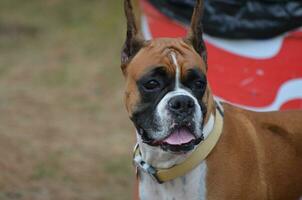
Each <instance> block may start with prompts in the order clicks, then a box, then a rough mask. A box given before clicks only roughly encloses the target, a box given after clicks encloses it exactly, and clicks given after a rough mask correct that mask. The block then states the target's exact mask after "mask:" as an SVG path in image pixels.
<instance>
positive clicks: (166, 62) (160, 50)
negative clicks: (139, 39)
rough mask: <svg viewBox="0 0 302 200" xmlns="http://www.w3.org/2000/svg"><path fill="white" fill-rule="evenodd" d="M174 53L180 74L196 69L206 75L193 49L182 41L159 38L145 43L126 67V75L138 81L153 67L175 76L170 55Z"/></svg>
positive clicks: (203, 64)
mask: <svg viewBox="0 0 302 200" xmlns="http://www.w3.org/2000/svg"><path fill="white" fill-rule="evenodd" d="M172 53H175V55H176V59H177V63H178V66H179V67H180V69H179V70H180V71H181V74H184V73H185V72H186V71H188V70H189V69H192V68H198V69H200V70H201V71H202V72H203V73H206V67H205V63H204V61H203V60H202V58H201V56H199V55H198V54H197V53H196V51H195V50H194V49H193V47H191V46H189V45H188V44H186V43H185V42H184V41H183V40H182V39H174V38H160V39H155V40H152V41H150V42H148V43H147V45H146V46H145V47H144V48H142V49H141V50H140V51H139V52H138V53H137V54H136V56H135V57H134V58H133V59H132V61H131V62H130V63H129V66H128V69H127V71H128V74H131V76H132V77H133V78H134V79H136V80H138V79H139V78H140V77H142V76H143V75H144V74H145V73H147V72H148V71H150V70H152V69H153V68H155V67H164V68H165V69H166V71H167V72H168V73H169V74H171V75H172V74H175V71H176V69H175V67H176V66H175V65H174V63H173V60H172V58H171V54H172Z"/></svg>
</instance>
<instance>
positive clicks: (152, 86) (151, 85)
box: [143, 80, 160, 90]
mask: <svg viewBox="0 0 302 200" xmlns="http://www.w3.org/2000/svg"><path fill="white" fill-rule="evenodd" d="M143 86H144V88H145V89H146V90H155V89H157V88H159V87H160V83H159V82H158V81H157V80H150V81H148V82H146V83H145V84H144V85H143Z"/></svg>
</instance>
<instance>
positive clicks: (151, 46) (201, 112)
mask: <svg viewBox="0 0 302 200" xmlns="http://www.w3.org/2000/svg"><path fill="white" fill-rule="evenodd" d="M201 10H202V3H201V1H198V2H197V4H196V8H195V11H194V14H193V19H192V27H191V36H189V37H188V38H183V39H182V38H178V39H171V38H160V39H155V40H151V41H144V40H142V39H141V36H140V33H139V31H138V30H137V28H136V24H135V22H134V16H133V11H132V6H131V3H130V1H129V0H128V1H127V0H126V1H125V12H126V16H127V20H128V34H127V40H126V42H125V45H124V49H123V52H122V69H123V72H124V75H125V77H126V92H125V102H126V108H127V111H128V113H129V116H130V118H131V120H132V121H133V123H134V125H135V127H136V129H137V132H138V134H139V135H140V137H141V139H142V140H143V142H144V143H147V144H149V145H152V146H159V147H161V148H162V149H163V150H169V151H172V152H187V151H190V150H192V149H193V148H194V146H195V145H197V144H198V143H199V142H200V141H201V140H203V133H202V130H203V125H204V122H205V121H206V119H207V118H208V115H207V113H208V112H207V111H208V108H209V107H211V106H212V105H209V103H208V102H211V95H210V94H211V92H210V88H209V86H208V84H207V79H206V72H207V67H206V60H205V59H206V56H205V55H206V52H205V48H204V43H203V40H202V34H201V33H202V31H201V27H200V23H199V20H200V18H201V17H200V16H201V14H200V13H201ZM197 19H198V20H197ZM198 34H199V35H198ZM200 54H203V55H204V56H203V58H202V57H201V56H200Z"/></svg>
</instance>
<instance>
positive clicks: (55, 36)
mask: <svg viewBox="0 0 302 200" xmlns="http://www.w3.org/2000/svg"><path fill="white" fill-rule="evenodd" d="M124 33H125V25H124V17H123V10H122V2H121V1H119V2H117V1H108V0H86V1H82V0H43V1H41V0H26V1H20V0H0V199H1V200H2V199H5V200H6V199H22V200H48V199H51V200H54V199H60V200H69V199H74V200H76V199H79V200H83V199H87V200H88V199H89V200H93V199H101V200H103V199H104V200H106V199H110V200H112V199H131V196H132V188H133V186H132V183H133V180H134V169H133V168H132V161H131V153H132V152H131V151H132V146H133V144H134V133H133V129H132V126H131V124H130V122H129V120H128V117H127V115H126V111H125V109H124V105H123V101H122V98H123V84H122V81H123V77H122V73H121V71H120V48H121V46H122V43H123V39H124V38H125V34H124Z"/></svg>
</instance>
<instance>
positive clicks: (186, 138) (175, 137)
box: [164, 129, 195, 145]
mask: <svg viewBox="0 0 302 200" xmlns="http://www.w3.org/2000/svg"><path fill="white" fill-rule="evenodd" d="M194 139H195V137H194V136H193V135H192V134H191V133H190V132H189V131H188V130H186V129H178V130H175V131H174V132H173V133H172V134H171V135H170V136H169V137H168V138H166V139H165V140H164V142H167V143H168V144H172V145H181V144H186V143H189V142H191V141H192V140H194Z"/></svg>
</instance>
